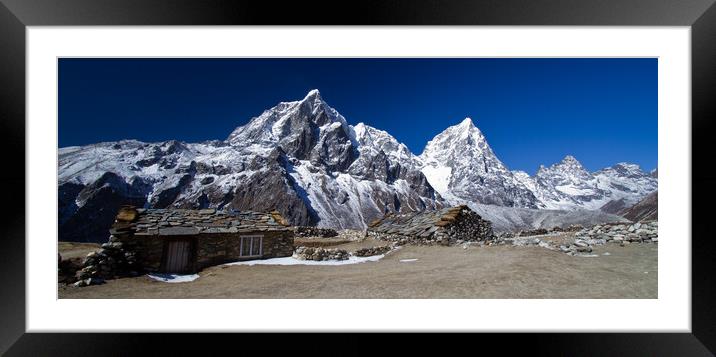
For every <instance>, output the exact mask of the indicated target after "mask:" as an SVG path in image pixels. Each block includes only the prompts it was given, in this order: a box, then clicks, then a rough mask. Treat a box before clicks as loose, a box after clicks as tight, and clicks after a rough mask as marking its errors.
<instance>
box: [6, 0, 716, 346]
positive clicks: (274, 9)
mask: <svg viewBox="0 0 716 357" xmlns="http://www.w3.org/2000/svg"><path fill="white" fill-rule="evenodd" d="M0 2H1V4H0V48H1V50H0V83H1V85H0V98H1V100H2V105H1V106H0V113H2V115H1V116H0V133H1V134H2V140H0V145H2V147H1V149H2V151H0V152H2V153H7V154H5V156H4V159H3V161H4V162H3V166H4V170H3V174H2V175H0V187H2V188H3V193H2V197H4V199H5V204H6V207H5V208H6V210H4V211H7V212H6V213H3V215H2V217H3V218H4V222H3V224H2V225H0V240H1V241H2V243H3V245H2V249H0V251H1V252H2V258H0V282H2V284H3V285H2V286H3V287H2V289H0V294H1V295H2V303H0V320H2V323H0V352H4V353H6V354H7V355H33V356H37V355H73V356H74V355H83V354H90V353H91V354H93V355H94V354H100V355H104V354H118V355H132V354H134V353H136V352H146V351H147V349H146V348H147V346H151V345H153V344H155V343H156V341H159V340H160V341H162V343H161V345H162V348H163V351H164V352H168V351H169V350H170V349H171V347H170V346H172V344H171V343H168V341H169V340H171V339H183V338H184V337H182V336H176V335H173V336H161V337H160V336H156V335H147V334H121V335H119V334H91V335H87V334H37V333H32V334H31V333H25V297H26V296H25V190H32V187H26V185H25V178H26V177H25V170H24V168H25V144H26V141H25V41H26V38H25V29H26V27H27V26H88V25H540V26H687V27H690V28H691V50H692V54H691V55H692V59H691V65H692V68H691V70H692V93H691V95H692V119H691V128H692V135H691V137H692V166H691V167H692V172H691V177H692V182H691V183H692V187H691V189H692V197H691V202H692V207H691V209H692V211H691V216H692V237H691V238H692V242H691V244H692V282H691V286H692V320H691V321H692V333H681V334H672V333H668V334H667V333H663V334H656V333H645V334H642V333H640V334H614V333H609V334H587V333H582V334H569V335H557V334H539V335H538V336H535V335H519V336H515V335H511V336H497V335H494V334H490V335H488V336H485V335H481V336H470V337H469V341H470V344H471V345H473V344H475V345H480V342H481V341H480V340H483V341H485V342H487V341H490V342H498V343H501V344H502V348H503V351H507V352H509V351H511V350H513V349H515V348H517V349H519V348H524V347H527V348H529V350H530V351H531V352H533V353H536V354H560V355H584V354H619V355H631V354H637V355H713V354H714V353H716V322H715V321H716V308H715V307H714V306H716V304H715V303H714V302H715V301H716V278H714V269H713V268H714V259H713V257H712V255H713V253H714V252H716V249H714V248H715V245H716V244H715V243H714V242H715V240H714V239H712V238H711V237H710V234H709V233H710V229H709V224H708V221H709V218H710V213H711V212H712V211H713V209H712V208H710V207H709V202H714V201H715V199H716V194H715V193H714V190H713V187H716V169H715V167H714V166H716V165H714V160H713V159H712V158H711V155H710V151H709V149H710V147H711V145H712V143H711V140H709V139H711V136H712V135H713V133H714V131H713V129H712V128H713V124H712V123H713V121H714V120H713V118H714V117H715V116H716V115H715V114H716V113H715V110H714V107H715V104H714V103H716V100H715V98H716V6H714V5H713V3H714V0H603V1H589V0H571V1H558V0H531V1H528V0H502V1H495V0H491V1H469V0H462V1H441V2H438V1H421V2H417V1H411V0H392V1H347V2H344V1H312V2H310V3H309V2H303V1H294V2H286V3H279V2H274V1H261V2H259V1H251V2H249V1H181V0H180V1H177V0H153V1H147V0H103V1H99V0H64V1H53V0H0ZM660 174H661V175H668V173H667V172H660ZM20 187H24V190H21V189H20ZM7 208H9V209H7ZM683 238H684V239H688V238H689V237H683ZM79 314H80V316H81V315H82V313H81V312H79ZM204 338H206V339H211V340H212V341H211V342H209V343H205V344H203V346H202V351H203V352H205V353H207V352H211V351H212V350H214V351H216V352H219V351H220V349H221V345H220V344H219V343H217V342H221V341H222V340H226V339H231V340H235V337H232V336H227V335H221V336H206V335H205V336H204ZM391 338H392V337H391ZM503 340H504V341H503ZM165 341H166V342H165ZM508 341H520V343H513V342H508ZM337 342H338V343H346V344H353V343H355V342H353V341H351V340H347V339H345V338H332V342H331V343H337ZM173 346H175V348H178V350H179V351H181V350H183V349H184V348H185V345H182V344H174V345H173ZM461 347H463V346H460V345H459V344H458V345H457V346H455V347H447V348H446V349H445V352H447V351H448V350H450V349H451V348H456V349H460V348H461ZM167 348H169V349H167ZM275 348H277V349H281V348H282V347H281V346H275ZM285 348H289V349H290V348H293V347H292V346H291V344H286V346H285ZM272 351H274V352H276V351H277V350H275V349H272Z"/></svg>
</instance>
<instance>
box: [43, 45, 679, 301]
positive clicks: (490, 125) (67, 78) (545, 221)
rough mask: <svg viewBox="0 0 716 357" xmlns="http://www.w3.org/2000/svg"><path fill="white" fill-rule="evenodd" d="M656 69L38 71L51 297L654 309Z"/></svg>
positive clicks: (476, 66)
mask: <svg viewBox="0 0 716 357" xmlns="http://www.w3.org/2000/svg"><path fill="white" fill-rule="evenodd" d="M657 69H658V59H657V58H59V59H58V84H57V86H58V151H57V155H58V156H57V160H58V161H57V190H58V192H57V194H58V201H57V205H58V208H57V212H58V222H57V224H58V226H57V234H58V236H57V249H58V254H57V259H58V263H57V264H58V267H57V279H58V282H57V288H58V297H59V298H60V299H103V298H108V299H135V298H139V299H201V298H207V299H217V298H228V299H306V298H316V299H335V298H340V299H386V298H388V299H425V298H435V299H441V298H453V299H454V298H459V299H657V298H658V294H657V292H658V285H657V282H658V259H657V256H658V241H659V239H658V168H657V166H658V165H657V164H658V157H657V156H658V155H657V154H658V135H657V134H658V130H657V129H658V95H657V94H658V93H657V89H658V85H657V79H658V78H657ZM666 238H667V239H668V237H666ZM51 239H54V238H51ZM50 244H52V243H50Z"/></svg>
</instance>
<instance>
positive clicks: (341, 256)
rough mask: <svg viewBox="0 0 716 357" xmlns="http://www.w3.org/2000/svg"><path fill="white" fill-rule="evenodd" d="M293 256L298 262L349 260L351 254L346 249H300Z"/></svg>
mask: <svg viewBox="0 0 716 357" xmlns="http://www.w3.org/2000/svg"><path fill="white" fill-rule="evenodd" d="M293 256H294V257H295V258H296V259H298V260H315V261H323V260H347V259H348V258H349V257H350V253H348V251H346V250H344V249H326V248H312V247H298V248H296V251H295V252H294V254H293Z"/></svg>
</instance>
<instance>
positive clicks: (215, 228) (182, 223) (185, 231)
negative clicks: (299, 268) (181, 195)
mask: <svg viewBox="0 0 716 357" xmlns="http://www.w3.org/2000/svg"><path fill="white" fill-rule="evenodd" d="M288 226H289V224H288V222H286V220H285V219H284V218H283V217H282V216H281V214H279V213H278V212H276V211H272V212H266V213H264V212H253V211H241V212H239V211H217V210H215V209H211V208H210V209H201V210H189V209H143V208H139V209H137V208H134V207H122V208H121V209H120V211H119V213H118V214H117V220H116V221H115V223H114V224H113V225H112V229H111V233H112V234H121V233H131V232H133V233H134V235H140V236H141V235H160V236H175V235H197V234H204V233H249V232H256V231H284V230H288V229H289V228H288Z"/></svg>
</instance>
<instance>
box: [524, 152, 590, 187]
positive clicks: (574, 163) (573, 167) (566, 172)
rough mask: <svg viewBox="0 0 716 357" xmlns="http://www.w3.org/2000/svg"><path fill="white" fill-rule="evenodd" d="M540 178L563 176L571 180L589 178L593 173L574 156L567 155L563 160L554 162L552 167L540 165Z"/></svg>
mask: <svg viewBox="0 0 716 357" xmlns="http://www.w3.org/2000/svg"><path fill="white" fill-rule="evenodd" d="M536 176H537V177H538V178H545V177H549V176H561V177H562V178H563V179H568V180H571V181H575V180H589V179H591V178H592V174H591V173H590V172H589V171H587V169H585V168H584V166H582V163H581V162H579V160H577V159H576V158H575V157H574V156H572V155H567V156H565V157H564V158H563V159H562V161H560V162H558V163H556V164H553V165H552V166H550V167H544V166H542V165H540V169H539V170H538V171H537V175H536Z"/></svg>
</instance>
